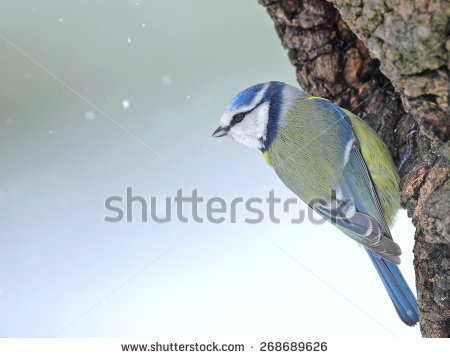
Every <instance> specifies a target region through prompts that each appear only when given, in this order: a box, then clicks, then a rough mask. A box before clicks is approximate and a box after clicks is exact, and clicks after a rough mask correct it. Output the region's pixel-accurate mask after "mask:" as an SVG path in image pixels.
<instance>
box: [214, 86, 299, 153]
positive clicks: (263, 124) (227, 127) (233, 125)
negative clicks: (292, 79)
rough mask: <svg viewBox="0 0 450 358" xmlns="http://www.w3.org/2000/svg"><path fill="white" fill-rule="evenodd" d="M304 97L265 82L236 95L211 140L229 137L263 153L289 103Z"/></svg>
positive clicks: (295, 91) (297, 92)
mask: <svg viewBox="0 0 450 358" xmlns="http://www.w3.org/2000/svg"><path fill="white" fill-rule="evenodd" d="M304 96H307V94H306V93H305V92H304V91H303V90H301V89H298V88H295V87H292V86H290V85H288V84H286V83H283V82H267V83H261V84H257V85H254V86H252V87H249V88H247V89H245V90H243V91H242V92H240V93H238V94H237V95H236V96H235V97H234V98H233V99H232V100H231V101H230V102H229V103H228V106H227V107H226V109H225V112H224V113H223V114H222V117H221V119H220V121H221V125H220V127H219V128H217V129H216V131H215V132H214V133H213V137H222V136H225V135H229V136H230V137H232V138H233V139H234V140H236V141H237V142H238V143H241V144H243V145H245V146H246V147H249V148H253V149H260V150H265V149H267V148H268V146H269V145H270V143H271V142H272V140H273V139H274V138H275V136H276V134H277V130H278V126H279V125H280V122H281V120H282V118H283V117H284V115H285V114H286V113H287V111H288V110H289V108H290V107H291V105H292V101H293V100H294V99H296V98H299V97H304Z"/></svg>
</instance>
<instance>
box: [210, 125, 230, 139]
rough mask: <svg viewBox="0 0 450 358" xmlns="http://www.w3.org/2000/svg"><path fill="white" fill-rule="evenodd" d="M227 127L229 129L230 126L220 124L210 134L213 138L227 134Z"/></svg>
mask: <svg viewBox="0 0 450 358" xmlns="http://www.w3.org/2000/svg"><path fill="white" fill-rule="evenodd" d="M229 129H230V127H222V126H220V127H219V128H217V129H216V130H215V131H214V133H213V134H212V136H213V137H215V138H219V137H223V136H224V135H227V134H228V130H229Z"/></svg>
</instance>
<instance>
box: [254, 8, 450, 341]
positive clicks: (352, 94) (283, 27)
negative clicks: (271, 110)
mask: <svg viewBox="0 0 450 358" xmlns="http://www.w3.org/2000/svg"><path fill="white" fill-rule="evenodd" d="M259 2H260V4H262V5H263V6H265V7H266V8H267V11H268V13H269V15H270V16H271V18H272V19H273V21H274V22H275V28H276V31H277V33H278V35H279V37H280V39H281V41H282V44H283V45H284V47H285V48H287V49H288V51H289V58H290V60H291V62H292V64H293V65H294V66H295V67H296V73H297V79H298V81H299V82H300V84H301V86H302V87H303V88H304V89H305V90H306V91H308V92H310V93H311V94H312V95H315V96H322V97H326V98H329V99H331V100H332V101H334V102H335V103H337V104H339V105H340V106H341V107H343V108H346V109H349V110H351V111H352V112H354V113H355V114H358V115H359V116H360V117H361V118H363V119H364V120H365V121H367V122H368V123H369V124H370V125H371V126H372V128H374V129H375V130H376V131H377V132H378V134H379V135H380V136H381V137H382V138H383V140H384V141H385V142H386V144H387V145H388V147H389V149H390V151H391V153H392V156H393V158H394V160H395V161H396V163H397V164H399V161H400V158H401V156H402V155H403V154H404V153H405V151H406V150H407V149H406V148H407V145H406V143H407V138H408V133H410V132H411V130H412V129H413V128H415V127H417V129H418V131H417V132H416V133H414V134H413V135H412V136H410V137H411V142H412V143H413V144H414V149H413V152H412V155H411V157H410V159H409V160H408V161H407V162H406V163H405V165H404V166H403V167H402V170H401V171H400V176H401V193H402V204H403V205H404V206H405V207H406V208H407V210H408V215H409V216H410V217H412V220H413V223H414V225H415V227H416V234H415V247H414V266H415V271H416V285H417V296H418V303H419V309H420V316H421V317H420V327H421V331H422V335H423V336H424V337H449V336H450V229H449V226H450V217H449V213H450V181H449V170H448V169H449V155H450V154H449V153H450V147H449V143H448V139H449V136H450V121H449V103H448V100H449V98H448V95H449V82H448V81H449V77H450V76H449V68H450V62H449V50H450V39H449V38H448V35H449V31H450V7H449V6H448V5H447V4H448V3H447V0H418V1H413V0H384V1H381V0H351V1H343V0H334V5H333V4H331V3H329V2H326V1H324V0H259ZM335 6H336V7H337V9H339V11H340V12H339V11H338V10H337V9H336V8H335Z"/></svg>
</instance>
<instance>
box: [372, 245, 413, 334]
mask: <svg viewBox="0 0 450 358" xmlns="http://www.w3.org/2000/svg"><path fill="white" fill-rule="evenodd" d="M366 251H367V253H368V254H369V256H370V259H371V260H372V262H373V264H374V265H375V268H376V269H377V272H378V275H380V277H381V280H382V281H383V284H384V287H386V290H387V292H388V294H389V297H390V298H391V300H392V303H393V304H394V307H395V310H396V311H397V313H398V315H399V317H400V319H401V320H402V321H403V322H404V323H405V324H407V325H408V326H414V325H415V324H416V323H417V322H419V308H418V307H417V302H416V298H415V297H414V295H413V293H412V292H411V290H410V288H409V286H408V284H407V283H406V281H405V279H404V278H403V275H402V273H401V272H400V269H399V268H398V266H397V265H396V264H393V263H392V262H390V261H388V260H386V259H384V258H382V257H381V256H379V255H377V254H375V253H374V252H373V251H371V250H368V249H366Z"/></svg>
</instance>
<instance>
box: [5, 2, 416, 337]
mask: <svg viewBox="0 0 450 358" xmlns="http://www.w3.org/2000/svg"><path fill="white" fill-rule="evenodd" d="M0 35H1V38H0V51H1V54H2V55H1V58H0V64H1V67H0V71H1V84H0V153H1V155H0V173H1V176H0V335H1V336H7V337H21V336H27V337H35V336H37V337H52V336H55V335H59V336H63V337H65V336H67V337H112V336H139V337H161V338H163V337H166V338H175V337H180V338H186V337H197V338H204V339H207V338H213V339H216V340H218V339H224V338H225V337H249V338H259V339H263V338H276V337H282V338H287V337H292V338H293V339H299V338H302V339H306V338H309V337H317V338H321V339H327V337H334V336H336V335H342V336H348V337H356V336H380V337H389V336H391V333H390V332H388V331H387V330H386V329H385V328H384V327H382V325H383V326H385V327H386V328H387V329H388V330H390V331H391V332H393V333H394V334H395V335H397V336H400V337H406V336H408V337H418V336H419V332H418V328H417V327H416V328H408V327H406V326H404V325H403V324H402V323H401V322H400V320H399V319H398V318H397V316H396V314H395V311H394V309H393V307H392V306H391V303H390V302H389V299H388V297H387V295H386V293H385V292H384V288H383V287H382V284H381V281H380V280H379V279H378V277H377V275H376V273H375V270H374V269H373V268H372V267H371V263H370V261H369V259H368V258H367V257H366V254H365V253H364V252H363V251H362V250H361V249H359V248H358V246H357V245H356V244H354V242H352V241H351V240H349V239H347V238H345V237H344V236H343V235H341V234H340V233H339V232H338V231H337V230H335V229H334V228H332V227H330V226H329V225H323V226H313V225H311V224H303V225H297V226H295V225H289V223H288V221H286V220H285V221H283V223H282V224H280V225H276V224H272V223H270V222H268V221H265V222H264V223H262V224H260V225H256V226H255V225H249V224H245V223H242V221H240V222H238V223H237V224H229V223H224V224H220V225H213V224H195V223H190V224H181V223H178V222H173V223H170V224H155V223H140V222H135V223H132V224H130V223H120V224H109V223H105V222H104V220H103V218H104V216H105V215H107V214H108V213H107V211H106V210H105V208H104V200H105V198H106V197H107V196H109V195H124V194H125V188H126V186H132V187H133V189H134V191H135V192H136V193H138V194H140V195H144V196H151V195H158V196H159V197H161V196H165V195H175V193H176V190H177V189H178V188H181V187H182V188H184V189H185V191H187V192H189V191H191V190H192V189H194V188H198V190H199V192H200V194H203V195H205V196H206V197H212V196H221V197H224V198H225V199H227V200H230V199H231V198H233V197H235V196H243V197H246V198H247V197H250V196H262V197H264V196H265V195H267V193H268V191H269V190H271V189H272V188H275V189H276V193H277V194H278V195H280V196H281V197H283V198H287V197H289V196H290V193H289V192H288V191H287V189H285V188H284V187H283V185H282V184H281V182H280V181H279V180H278V178H277V177H276V175H275V174H274V173H273V171H272V170H271V168H269V167H268V166H266V165H265V163H264V161H263V159H262V158H261V154H260V153H258V152H257V151H250V150H247V149H245V148H243V147H241V146H239V145H237V144H236V143H233V142H232V141H231V140H227V139H220V140H213V139H212V138H211V137H210V135H211V133H212V131H213V130H214V129H215V128H216V126H217V125H218V123H219V122H218V120H219V117H220V114H221V112H222V109H223V108H224V106H225V104H226V102H227V101H228V100H229V99H230V98H231V96H233V95H234V94H235V93H236V92H237V91H239V90H241V89H243V88H245V87H247V86H249V85H252V84H255V83H258V82H264V81H269V80H280V81H285V82H288V83H290V84H296V81H295V75H294V73H295V71H294V68H293V67H292V66H291V65H290V64H289V62H288V59H287V55H286V53H285V50H283V49H282V48H281V45H280V43H279V40H278V38H277V36H276V34H275V31H274V29H273V24H272V23H271V20H270V19H269V17H268V16H267V14H266V13H265V11H264V9H263V8H262V7H261V6H259V5H257V3H256V1H239V0H233V1H206V0H203V1H189V2H187V1H182V0H176V1H175V0H174V1H127V0H125V1H106V0H105V1H98V0H96V1H87V0H83V1H56V0H54V1H50V0H45V1H31V0H27V1H3V2H1V4H0ZM46 69H47V70H48V72H47V70H46ZM56 77H57V78H56ZM58 78H59V79H60V80H61V81H63V82H64V84H65V85H63V84H62V83H61V82H59V80H58ZM68 87H70V88H72V89H73V91H72V90H70V89H69V88H68ZM74 92H77V93H79V95H77V94H76V93H74ZM81 97H83V98H81ZM123 101H129V107H128V108H124V105H123ZM92 104H94V106H95V107H93V106H92ZM125 107H126V106H125ZM101 112H103V113H101ZM105 114H106V115H107V116H105ZM107 117H109V118H107ZM113 121H115V122H116V123H118V124H120V126H122V127H123V128H126V130H128V131H130V132H128V133H127V132H126V131H124V130H123V129H121V128H119V127H118V126H117V125H116V124H114V123H113ZM130 133H133V135H135V136H137V138H138V139H139V140H137V139H136V138H135V137H134V136H133V135H131V134H130ZM142 143H144V144H145V145H144V144H142ZM147 146H148V147H150V148H152V150H153V151H155V152H157V153H159V154H160V155H159V156H158V155H155V153H154V152H153V151H152V150H149V149H148V148H147ZM167 161H169V162H170V163H172V164H173V166H171V165H169V164H168V163H167ZM412 232H413V229H412V225H411V224H410V223H409V220H408V219H407V218H406V215H405V214H404V213H402V214H401V215H400V220H399V223H398V224H397V226H396V228H395V230H394V235H395V238H396V240H397V241H398V242H399V243H400V244H401V246H402V248H403V251H404V253H405V254H404V256H403V262H404V263H403V264H402V267H403V271H404V272H405V275H406V277H407V279H408V280H409V282H411V283H412V282H413V281H414V278H413V270H412V254H411V250H412V237H413V236H412ZM274 244H276V245H279V246H280V247H282V248H283V249H284V250H286V252H288V253H289V254H290V255H292V256H293V257H295V258H296V259H297V260H298V261H299V262H300V263H301V264H303V265H306V267H308V268H309V270H310V271H311V272H313V273H314V274H311V272H308V271H307V270H305V268H304V267H302V266H301V265H300V264H298V263H297V262H295V261H294V260H292V259H291V258H290V257H289V256H288V255H286V254H285V253H284V252H282V251H281V250H280V249H279V248H278V247H277V246H275V245H274ZM173 245H175V247H174V248H173V249H172V250H171V251H170V252H168V253H167V254H166V255H164V256H163V257H161V258H160V259H159V260H157V261H156V262H154V263H153V264H151V265H150V266H148V267H147V265H148V264H149V263H152V262H153V260H155V258H158V257H160V256H161V254H162V253H164V252H165V251H166V250H167V249H168V248H170V247H172V246H173ZM145 267H147V268H146V269H144V270H143V271H141V270H142V269H143V268H145ZM314 275H317V276H318V277H320V278H321V279H322V280H324V281H325V282H327V283H328V284H329V285H331V286H332V288H330V286H328V285H327V284H324V282H323V281H321V280H320V279H318V278H317V277H316V276H314ZM130 279H131V280H130ZM337 292H339V293H337ZM349 300H350V301H352V302H354V303H355V304H357V305H358V306H359V308H360V309H358V308H355V306H354V305H353V304H352V303H350V302H349ZM361 310H362V311H364V312H366V313H367V314H368V315H370V316H371V317H373V318H374V319H375V320H373V319H371V318H369V317H368V316H367V315H366V314H365V313H363V312H362V311H361Z"/></svg>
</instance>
